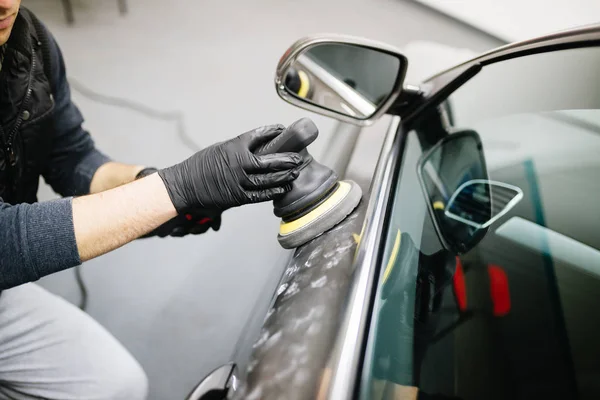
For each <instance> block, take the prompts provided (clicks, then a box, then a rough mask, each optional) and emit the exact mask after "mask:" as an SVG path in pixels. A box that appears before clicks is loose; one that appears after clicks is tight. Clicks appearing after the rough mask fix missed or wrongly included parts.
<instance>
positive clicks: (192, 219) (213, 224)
mask: <svg viewBox="0 0 600 400" xmlns="http://www.w3.org/2000/svg"><path fill="white" fill-rule="evenodd" d="M220 227H221V212H220V211H213V210H204V209H198V210H194V211H189V212H187V213H185V214H179V215H178V216H176V217H175V218H173V219H171V220H169V221H167V222H165V223H164V224H162V225H161V226H159V227H158V228H156V229H155V230H153V231H152V232H149V233H148V234H146V235H144V236H142V238H148V237H152V236H158V237H161V238H164V237H167V236H171V237H183V236H186V235H200V234H202V233H206V232H207V231H208V230H209V229H211V228H212V230H213V231H215V232H216V231H218V230H219V228H220Z"/></svg>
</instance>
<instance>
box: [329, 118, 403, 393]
mask: <svg viewBox="0 0 600 400" xmlns="http://www.w3.org/2000/svg"><path fill="white" fill-rule="evenodd" d="M399 128H400V118H399V117H394V118H392V121H391V123H390V126H389V127H388V132H387V134H386V138H385V141H384V143H383V146H382V149H381V153H380V157H379V161H378V163H377V167H376V169H375V174H374V176H373V181H372V183H371V189H370V196H369V202H368V205H367V211H366V215H365V221H364V223H363V228H362V231H361V235H360V238H361V239H360V242H359V243H358V246H357V249H356V255H355V257H354V262H353V270H354V277H353V279H352V284H351V287H350V290H349V294H348V298H347V300H346V305H345V309H344V314H343V319H342V320H341V323H340V327H339V330H338V333H337V336H336V338H335V341H334V347H333V351H332V354H331V356H330V358H329V361H328V365H327V366H328V370H329V371H331V377H330V380H329V382H328V385H327V387H326V388H325V389H326V392H325V393H327V395H326V396H327V398H328V399H332V400H333V399H334V400H338V399H348V398H352V394H353V393H354V390H355V387H356V384H357V380H356V378H357V374H358V371H359V369H360V360H361V358H362V353H363V344H364V338H365V335H367V332H368V330H367V329H366V324H367V320H368V316H369V313H370V306H371V304H370V299H371V297H372V296H371V294H372V293H371V292H372V290H373V287H374V286H373V281H374V279H375V277H376V271H377V270H378V268H377V263H378V259H379V255H380V254H379V253H380V251H381V245H380V243H381V239H382V238H383V235H384V225H385V216H386V215H387V213H388V211H389V208H390V207H389V201H388V200H389V196H390V192H391V189H392V186H393V181H394V175H395V174H394V172H395V169H396V166H397V165H398V161H399V159H400V154H401V152H402V151H403V146H401V145H400V143H399V141H400V139H401V134H400V131H399Z"/></svg>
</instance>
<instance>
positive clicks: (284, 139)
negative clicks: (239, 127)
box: [255, 118, 362, 249]
mask: <svg viewBox="0 0 600 400" xmlns="http://www.w3.org/2000/svg"><path fill="white" fill-rule="evenodd" d="M318 135H319V130H318V128H317V126H316V125H315V124H314V122H312V121H311V120H310V119H308V118H303V119H300V120H298V121H296V122H294V123H293V124H292V125H290V126H288V127H287V128H286V129H285V130H284V131H283V132H282V133H281V134H280V135H279V136H277V137H276V138H275V139H273V140H272V141H270V142H268V143H266V144H264V145H263V146H261V147H260V148H258V149H257V150H256V151H255V153H256V154H258V155H266V154H272V153H279V152H295V153H298V154H300V156H301V157H302V164H301V165H300V174H299V175H298V178H296V180H294V182H292V183H291V190H290V191H288V192H287V193H285V194H284V195H282V196H281V197H279V198H277V199H276V200H274V201H273V206H274V210H273V212H274V214H275V215H276V216H277V217H279V218H281V225H280V227H279V235H278V236H277V239H278V240H279V243H280V244H281V246H282V247H283V248H286V249H292V248H295V247H298V246H301V245H303V244H305V243H307V242H308V241H310V240H312V239H314V238H316V237H317V236H320V235H322V234H323V233H325V232H326V231H328V230H329V229H331V228H333V227H334V226H336V225H337V224H339V223H340V222H342V221H343V220H344V219H345V218H346V217H347V216H348V215H349V214H350V213H351V212H352V211H353V210H354V209H355V208H356V207H357V206H358V204H359V203H360V200H361V198H362V191H361V189H360V186H358V185H357V184H356V183H355V182H353V181H338V176H337V174H336V173H335V171H333V170H331V169H330V168H328V167H326V166H325V165H323V164H320V163H318V162H317V161H315V159H314V158H313V157H312V156H311V155H310V154H309V153H308V151H307V149H306V147H308V145H309V144H311V143H312V142H314V141H315V139H316V138H317V136H318Z"/></svg>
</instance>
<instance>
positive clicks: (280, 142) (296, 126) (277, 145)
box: [254, 118, 319, 156]
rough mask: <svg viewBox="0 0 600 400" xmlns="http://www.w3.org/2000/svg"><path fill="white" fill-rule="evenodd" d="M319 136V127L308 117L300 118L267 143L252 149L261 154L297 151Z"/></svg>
mask: <svg viewBox="0 0 600 400" xmlns="http://www.w3.org/2000/svg"><path fill="white" fill-rule="evenodd" d="M317 136H319V129H318V128H317V126H316V125H315V123H314V122H312V121H311V120H310V119H309V118H302V119H300V120H298V121H296V122H294V123H293V124H291V125H290V126H288V127H287V128H285V130H284V131H283V132H282V133H281V134H280V135H279V136H277V137H276V138H275V139H273V140H271V141H270V142H269V143H267V144H264V145H262V146H260V147H259V148H258V149H256V150H255V151H254V153H255V154H257V155H259V156H263V155H266V154H273V153H285V152H294V153H299V152H300V151H302V150H303V149H305V148H306V147H308V145H309V144H311V143H312V142H314V141H315V139H316V138H317Z"/></svg>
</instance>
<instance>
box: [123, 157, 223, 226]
mask: <svg viewBox="0 0 600 400" xmlns="http://www.w3.org/2000/svg"><path fill="white" fill-rule="evenodd" d="M155 172H158V170H157V169H156V168H152V167H148V168H144V169H143V170H141V171H140V172H139V173H138V174H137V175H136V177H135V179H140V178H143V177H145V176H148V175H151V174H153V173H155ZM210 228H212V229H213V230H214V231H215V232H216V231H218V230H219V228H221V212H220V211H217V210H206V209H195V210H189V211H188V212H186V213H184V214H179V215H177V216H176V217H175V218H173V219H170V220H169V221H167V222H165V223H164V224H162V225H160V226H159V227H158V228H156V229H154V230H153V231H151V232H149V233H147V234H146V235H144V236H142V238H149V237H153V236H158V237H163V238H164V237H167V236H172V237H182V236H186V235H200V234H202V233H205V232H206V231H208V230H209V229H210Z"/></svg>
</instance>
